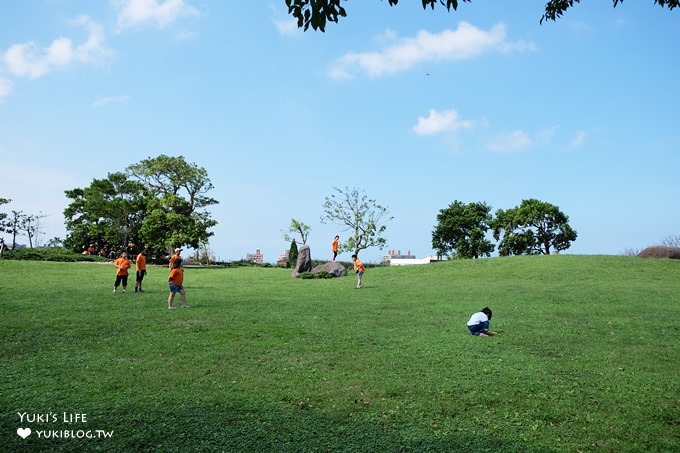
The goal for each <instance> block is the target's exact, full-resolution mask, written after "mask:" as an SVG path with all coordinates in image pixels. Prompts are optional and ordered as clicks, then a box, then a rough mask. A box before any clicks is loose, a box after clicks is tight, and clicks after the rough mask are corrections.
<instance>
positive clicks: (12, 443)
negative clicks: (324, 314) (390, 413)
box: [0, 402, 538, 452]
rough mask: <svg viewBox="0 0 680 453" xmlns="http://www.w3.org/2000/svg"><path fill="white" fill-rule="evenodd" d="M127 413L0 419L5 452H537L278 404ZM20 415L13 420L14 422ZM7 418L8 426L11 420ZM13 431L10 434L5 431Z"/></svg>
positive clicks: (480, 437)
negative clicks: (36, 422) (43, 421)
mask: <svg viewBox="0 0 680 453" xmlns="http://www.w3.org/2000/svg"><path fill="white" fill-rule="evenodd" d="M158 409H159V407H158V406H156V407H155V408H154V410H153V411H147V410H145V408H143V407H137V406H127V407H123V406H121V407H119V408H117V409H115V410H108V411H106V410H105V412H106V414H105V415H100V416H98V417H96V418H95V419H91V420H88V423H87V425H83V424H81V425H79V426H76V427H75V428H74V427H73V426H69V425H59V424H58V423H55V424H51V425H48V426H46V425H42V426H29V427H31V428H32V429H33V434H32V435H31V436H29V437H28V438H27V439H22V438H21V437H19V436H18V435H17V434H16V429H17V428H19V427H20V426H19V424H20V423H19V420H18V419H17V420H15V421H16V423H11V421H12V420H11V417H8V415H9V414H2V417H1V418H0V420H2V422H0V425H4V427H3V433H2V437H4V438H5V440H4V441H3V444H4V447H5V449H6V451H104V450H105V451H414V452H430V451H432V452H439V451H441V452H449V451H479V452H483V451H494V452H495V451H520V450H521V451H532V450H538V449H537V448H531V447H527V445H525V444H521V443H518V442H516V441H511V440H506V439H503V438H499V437H498V436H491V435H490V434H489V433H484V432H462V431H460V432H451V433H442V432H438V431H437V429H436V428H433V427H431V426H421V425H420V424H419V423H417V422H412V421H410V420H407V419H403V418H402V419H400V420H395V419H390V418H384V417H382V416H381V415H380V414H373V415H371V414H370V413H369V412H368V411H365V412H362V413H361V414H347V415H338V416H331V415H330V414H328V413H324V412H321V411H319V410H316V409H314V408H313V407H304V406H302V407H301V405H300V404H297V403H294V402H290V403H286V402H282V403H280V404H271V403H269V404H267V405H261V404H254V403H244V404H234V403H233V402H232V404H230V405H222V404H219V403H215V404H207V405H200V404H196V405H191V404H183V405H181V406H179V407H170V406H168V407H167V413H159V412H158ZM15 415H16V414H11V416H15ZM8 418H9V420H8ZM5 428H7V430H5ZM41 429H42V430H56V431H59V430H74V429H75V430H79V429H80V430H92V431H96V430H102V431H113V434H112V436H111V437H110V438H107V439H96V438H94V439H87V438H85V439H74V438H68V439H65V438H61V439H58V438H57V439H40V438H38V437H37V430H41Z"/></svg>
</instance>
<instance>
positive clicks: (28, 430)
mask: <svg viewBox="0 0 680 453" xmlns="http://www.w3.org/2000/svg"><path fill="white" fill-rule="evenodd" d="M17 434H18V435H19V436H20V437H21V438H22V439H26V438H27V437H28V436H30V435H31V428H19V429H17Z"/></svg>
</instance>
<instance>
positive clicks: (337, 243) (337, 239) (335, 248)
mask: <svg viewBox="0 0 680 453" xmlns="http://www.w3.org/2000/svg"><path fill="white" fill-rule="evenodd" d="M331 248H332V250H333V261H335V258H336V257H337V256H338V249H339V248H340V236H335V239H333V245H332V246H331Z"/></svg>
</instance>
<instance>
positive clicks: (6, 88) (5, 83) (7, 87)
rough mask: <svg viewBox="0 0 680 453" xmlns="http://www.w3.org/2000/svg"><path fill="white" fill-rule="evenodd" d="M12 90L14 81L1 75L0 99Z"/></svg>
mask: <svg viewBox="0 0 680 453" xmlns="http://www.w3.org/2000/svg"><path fill="white" fill-rule="evenodd" d="M11 91H12V82H10V81H9V80H7V79H4V78H2V77H0V101H2V98H4V97H6V96H7V95H9V93H10V92H11Z"/></svg>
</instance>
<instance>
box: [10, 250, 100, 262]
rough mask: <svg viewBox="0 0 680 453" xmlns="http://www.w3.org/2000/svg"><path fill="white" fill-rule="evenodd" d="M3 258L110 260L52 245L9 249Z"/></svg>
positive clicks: (71, 260) (66, 260) (69, 260)
mask: <svg viewBox="0 0 680 453" xmlns="http://www.w3.org/2000/svg"><path fill="white" fill-rule="evenodd" d="M2 257H3V259H8V260H28V261H65V262H74V261H90V262H92V261H109V260H108V259H106V258H102V257H100V256H97V255H82V254H80V253H74V252H71V251H70V250H67V249H64V248H60V247H52V248H45V249H31V248H23V249H17V250H7V251H5V252H4V253H3V255H2Z"/></svg>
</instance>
